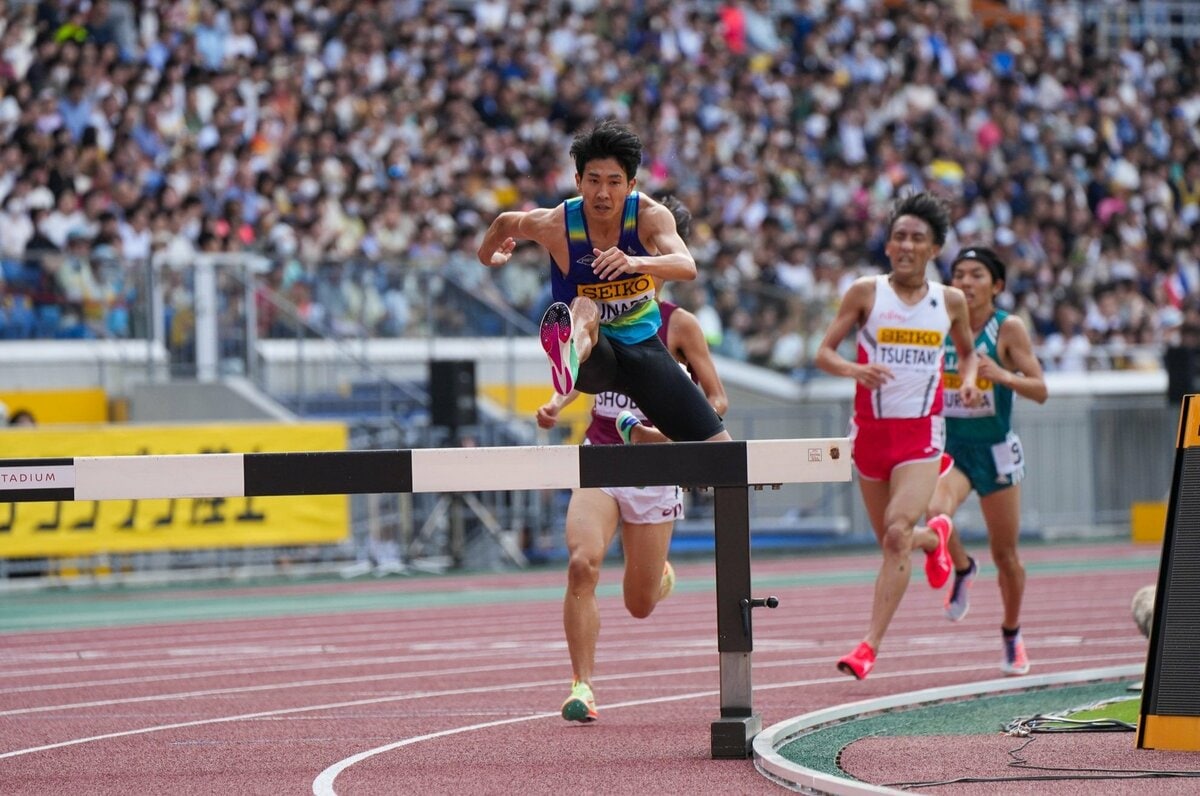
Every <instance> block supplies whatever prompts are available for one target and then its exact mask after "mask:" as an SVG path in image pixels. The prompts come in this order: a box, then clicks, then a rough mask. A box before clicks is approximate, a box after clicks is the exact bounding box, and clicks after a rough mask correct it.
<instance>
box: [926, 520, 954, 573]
mask: <svg viewBox="0 0 1200 796" xmlns="http://www.w3.org/2000/svg"><path fill="white" fill-rule="evenodd" d="M929 530H931V531H933V532H934V533H936V534H937V537H938V545H937V547H935V548H934V549H933V552H931V553H926V554H925V578H926V579H927V580H928V581H929V585H930V587H931V588H934V589H940V588H942V587H943V586H945V585H946V581H948V580H950V573H951V572H953V571H954V561H953V559H951V558H950V550H949V549H948V548H947V547H946V542H947V540H949V539H950V534H951V533H953V532H954V523H953V522H951V521H950V518H949V517H947V516H946V515H945V514H939V515H937V516H936V517H934V518H933V519H932V520H930V521H929Z"/></svg>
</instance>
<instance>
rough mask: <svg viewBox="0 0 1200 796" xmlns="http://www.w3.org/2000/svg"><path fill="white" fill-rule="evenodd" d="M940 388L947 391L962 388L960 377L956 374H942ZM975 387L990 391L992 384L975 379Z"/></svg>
mask: <svg viewBox="0 0 1200 796" xmlns="http://www.w3.org/2000/svg"><path fill="white" fill-rule="evenodd" d="M942 386H943V387H945V388H946V389H947V390H957V389H958V388H959V387H961V386H962V376H959V375H958V374H957V373H943V374H942ZM975 386H976V387H978V388H979V389H981V390H990V389H992V382H991V380H990V379H975Z"/></svg>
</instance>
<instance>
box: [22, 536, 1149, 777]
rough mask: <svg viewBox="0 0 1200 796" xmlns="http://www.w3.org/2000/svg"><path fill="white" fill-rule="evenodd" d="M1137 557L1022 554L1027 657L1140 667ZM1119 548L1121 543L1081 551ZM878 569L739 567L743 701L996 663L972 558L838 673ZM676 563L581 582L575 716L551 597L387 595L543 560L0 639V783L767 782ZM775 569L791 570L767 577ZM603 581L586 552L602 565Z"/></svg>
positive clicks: (876, 691)
mask: <svg viewBox="0 0 1200 796" xmlns="http://www.w3.org/2000/svg"><path fill="white" fill-rule="evenodd" d="M1148 552H1149V553H1151V554H1152V555H1149V556H1148V555H1147V553H1148ZM1154 552H1155V551H1147V549H1146V548H1144V547H1134V546H1132V545H1125V544H1109V545H1087V546H1084V545H1071V546H1047V547H1031V548H1029V549H1028V550H1027V551H1026V552H1025V554H1024V557H1025V560H1026V563H1027V564H1029V565H1031V570H1037V569H1038V568H1039V567H1041V568H1043V569H1044V568H1045V567H1046V566H1049V565H1058V564H1061V565H1062V569H1060V570H1059V572H1060V573H1063V572H1065V573H1066V574H1054V575H1050V574H1038V572H1037V571H1031V574H1030V578H1029V583H1028V589H1027V595H1026V610H1025V616H1024V621H1023V626H1024V635H1025V639H1026V644H1027V646H1028V649H1029V654H1030V657H1031V659H1032V661H1033V665H1034V672H1051V671H1068V670H1075V669H1085V668H1093V667H1097V666H1109V665H1117V664H1129V663H1139V662H1142V661H1144V659H1145V649H1146V644H1145V640H1144V639H1143V638H1142V637H1141V636H1140V635H1139V634H1138V632H1137V630H1136V628H1135V627H1134V625H1133V622H1132V620H1131V619H1130V615H1129V603H1130V599H1131V597H1132V595H1133V593H1134V591H1135V590H1136V589H1137V588H1138V587H1140V586H1142V585H1144V584H1146V583H1151V582H1153V581H1154V579H1155V578H1156V576H1157V563H1156V556H1155V555H1153V553H1154ZM1123 557H1124V558H1126V559H1128V558H1129V557H1134V558H1137V559H1140V561H1139V562H1138V563H1136V564H1135V565H1134V566H1132V567H1129V566H1115V567H1109V568H1098V567H1090V566H1088V565H1086V562H1088V561H1095V560H1099V559H1104V560H1108V561H1119V560H1120V559H1122V558H1123ZM982 558H983V559H984V560H986V554H984V556H983V557H982ZM918 563H919V562H918ZM877 564H878V556H877V554H876V553H875V552H874V551H870V552H867V551H864V552H863V553H856V554H852V555H838V556H827V555H815V554H814V555H804V556H796V557H792V558H787V559H781V558H770V559H763V560H756V561H755V562H754V567H753V571H754V578H755V582H756V589H755V596H766V595H767V594H768V593H771V594H776V595H778V596H779V598H780V603H781V604H780V607H779V608H778V609H777V610H774V611H766V610H758V611H756V612H755V614H754V620H755V624H754V630H755V652H754V658H753V662H754V688H755V691H754V694H755V697H754V698H755V705H754V707H755V710H756V711H757V712H759V713H761V715H762V717H763V720H764V723H765V724H768V725H769V724H773V723H775V722H777V721H781V720H783V719H785V718H788V717H790V716H795V715H797V714H801V713H806V712H808V711H812V710H816V709H818V708H822V707H827V706H829V705H833V704H840V703H844V702H849V701H854V700H859V699H866V698H870V697H874V696H880V695H886V694H893V693H899V692H906V691H912V690H916V689H919V688H927V687H932V686H937V685H950V684H955V683H962V682H968V681H977V680H990V679H994V678H995V677H997V676H999V671H998V669H997V664H998V660H999V654H1000V650H999V643H998V638H999V631H998V626H999V621H1000V614H999V605H998V603H999V597H998V594H997V591H996V586H995V577H994V574H992V573H991V570H990V567H989V569H988V570H986V571H985V574H984V575H983V576H982V577H980V578H979V579H978V580H977V581H976V583H975V586H974V589H973V593H972V596H973V604H972V609H971V613H970V615H969V616H968V617H967V618H966V619H965V620H964V621H963V622H962V623H960V624H958V625H952V624H950V623H948V622H946V621H945V620H943V619H942V618H941V598H942V594H941V593H935V592H932V591H931V590H930V589H928V588H927V587H926V586H925V585H924V584H923V583H922V582H920V581H919V579H920V571H921V570H920V567H919V566H918V568H917V573H918V574H917V576H916V577H914V582H913V584H912V586H911V587H910V589H909V592H908V595H907V597H906V598H905V602H904V603H903V605H902V606H901V608H900V611H899V612H898V614H897V617H896V620H895V622H894V623H893V625H892V629H891V632H890V633H889V635H888V637H887V639H886V641H885V644H884V647H883V649H882V651H881V655H880V659H879V664H878V666H877V667H876V669H875V672H874V673H873V674H872V676H871V678H870V679H868V680H866V681H863V682H861V683H860V682H855V681H853V680H850V679H848V678H846V677H845V676H843V675H841V674H839V673H838V672H837V671H836V670H835V668H834V661H835V660H836V659H837V658H838V656H840V655H841V654H843V653H844V652H846V651H847V650H849V649H850V648H851V647H853V646H854V644H856V643H857V642H858V640H859V637H860V634H861V633H862V632H863V630H864V629H865V626H866V619H867V612H868V610H869V606H870V600H871V588H870V584H869V583H868V582H866V581H865V580H864V578H865V577H866V576H867V575H868V574H871V573H873V572H874V571H875V568H876V566H877ZM1034 565H1036V566H1034ZM677 571H678V574H679V580H680V587H679V589H678V590H677V593H676V594H674V595H672V597H671V598H670V599H669V600H667V601H666V602H664V603H663V604H662V605H660V606H659V608H658V610H656V611H655V613H654V615H653V616H652V617H650V618H649V619H647V620H643V621H638V620H634V619H631V618H630V617H629V616H628V615H627V614H625V612H624V610H623V608H622V606H621V601H620V598H619V597H605V598H603V599H602V602H601V612H602V617H603V621H604V627H603V630H602V632H601V641H600V649H599V657H598V666H597V668H598V676H597V679H596V694H597V699H598V702H599V708H600V717H601V718H600V721H599V722H597V723H595V724H593V725H577V724H568V723H566V722H564V721H563V720H562V719H561V718H559V717H558V713H557V709H558V705H559V703H560V702H561V701H562V699H563V698H564V697H565V696H566V692H567V687H568V680H569V678H570V667H569V663H568V660H567V653H566V648H565V644H564V642H563V634H562V627H561V618H560V615H561V614H560V607H559V602H558V600H557V599H554V600H544V601H541V602H519V603H511V604H496V603H492V604H486V603H476V604H472V605H470V606H468V607H461V608H444V609H437V610H431V609H419V610H418V609H413V608H406V606H405V599H404V595H405V594H417V593H426V592H429V591H433V590H436V591H470V590H474V589H481V588H484V587H487V588H495V587H497V586H500V587H505V586H510V587H512V588H529V587H531V586H534V585H538V584H541V585H546V586H551V587H560V586H561V584H562V583H563V581H564V575H563V573H561V572H557V571H549V572H548V571H538V572H522V573H512V574H502V575H485V576H465V575H464V576H446V577H443V578H438V579H420V580H415V579H392V580H387V581H376V582H371V583H365V584H364V583H362V582H354V583H346V584H340V583H338V584H330V583H321V584H313V585H303V584H300V585H290V586H286V587H262V588H245V589H242V590H240V591H242V592H243V593H244V594H245V595H246V599H247V600H250V601H252V600H253V599H254V597H255V596H257V595H266V594H278V593H281V592H286V593H288V594H289V595H293V596H294V597H295V599H296V600H303V599H304V598H305V595H306V594H312V593H315V592H318V591H328V590H332V589H356V590H358V589H362V590H378V591H380V592H384V593H388V594H391V593H394V594H395V595H396V609H395V611H386V612H380V611H373V612H360V613H337V614H319V613H315V614H312V615H306V616H300V617H284V618H263V619H254V620H247V619H237V620H228V621H210V622H181V623H176V624H160V625H153V626H138V627H112V628H103V629H88V630H73V631H53V632H51V631H47V632H29V633H15V634H5V635H0V674H2V675H3V678H2V680H0V683H2V686H0V783H2V784H0V791H3V792H4V793H6V794H38V795H39V796H45V794H53V793H71V794H80V793H87V794H97V795H98V794H116V793H120V794H131V793H138V794H149V793H154V794H195V793H238V794H257V793H261V794H280V793H297V794H298V793H311V792H313V791H314V790H315V791H316V792H319V793H329V792H334V791H335V792H337V793H340V794H397V793H421V794H441V793H447V794H450V793H495V794H500V793H522V794H541V793H546V794H549V793H561V792H563V791H565V790H570V791H573V792H579V793H605V794H635V793H636V794H644V793H722V794H730V793H738V794H754V793H778V792H781V791H780V789H779V788H778V787H777V786H775V785H773V784H771V783H769V782H768V781H767V780H766V779H764V778H763V777H762V776H761V775H760V774H758V773H757V772H756V771H755V769H754V766H753V763H752V762H751V761H749V760H712V759H711V758H710V754H709V724H710V722H711V721H712V720H713V719H715V718H716V717H717V715H718V712H719V710H718V709H719V696H718V660H717V651H716V612H715V605H714V599H713V594H712V590H711V580H712V577H713V566H712V562H710V561H709V562H687V561H685V562H678V563H677ZM839 572H844V573H848V575H849V576H850V577H848V578H847V579H848V580H853V581H856V582H854V583H852V584H847V585H826V586H810V585H804V579H805V576H808V577H809V578H811V579H814V580H815V579H817V578H821V577H825V576H829V575H830V574H832V573H839ZM796 576H798V577H799V580H798V581H797V583H798V585H788V586H784V587H778V588H777V587H776V586H774V585H770V583H771V581H772V580H773V579H779V578H789V577H796ZM619 578H620V576H619V572H618V570H617V569H615V568H614V569H609V570H606V571H605V573H604V576H603V578H602V582H603V583H606V584H614V583H619ZM776 582H778V581H776ZM760 583H767V584H768V585H767V586H765V587H763V588H762V589H759V588H758V587H757V584H760ZM214 591H219V592H220V593H221V594H223V595H228V594H229V593H230V591H231V590H229V589H224V590H214ZM760 592H761V593H760ZM188 594H196V590H194V589H193V590H190V591H189V592H188ZM155 595H157V596H159V597H161V596H162V592H153V593H150V594H147V596H146V597H145V599H155V598H156V597H155ZM173 596H174V597H178V596H179V595H178V594H173ZM1081 787H1084V788H1088V786H1086V785H1082V786H1081ZM330 788H332V791H331V790H329V789H330ZM1103 788H1104V784H1103V783H1097V784H1096V785H1095V787H1094V788H1088V790H1087V791H1079V790H1076V791H1073V792H1095V793H1100V792H1103ZM937 792H938V793H954V790H953V788H939V789H938V790H937Z"/></svg>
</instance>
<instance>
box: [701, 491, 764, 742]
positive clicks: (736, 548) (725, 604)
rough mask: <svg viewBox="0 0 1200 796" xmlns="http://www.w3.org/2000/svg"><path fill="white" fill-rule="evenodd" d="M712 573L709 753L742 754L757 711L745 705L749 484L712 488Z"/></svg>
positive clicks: (749, 645) (757, 722) (757, 723)
mask: <svg viewBox="0 0 1200 796" xmlns="http://www.w3.org/2000/svg"><path fill="white" fill-rule="evenodd" d="M713 523H714V528H713V539H714V546H715V549H714V557H715V558H716V570H717V571H716V576H717V588H716V592H717V652H718V653H719V655H720V663H721V717H720V718H719V719H717V720H716V721H714V722H713V723H712V735H711V738H712V756H713V759H733V758H737V759H745V758H747V757H749V756H750V754H751V750H752V748H753V742H754V736H755V735H757V734H758V733H759V732H760V731H761V730H762V717H761V716H758V715H756V714H755V713H754V711H753V709H752V708H751V677H750V653H751V651H753V649H754V644H753V634H752V632H751V620H750V611H749V610H745V609H743V600H745V601H747V602H746V604H748V603H749V600H750V599H751V598H750V490H749V488H748V487H745V486H718V487H714V488H713Z"/></svg>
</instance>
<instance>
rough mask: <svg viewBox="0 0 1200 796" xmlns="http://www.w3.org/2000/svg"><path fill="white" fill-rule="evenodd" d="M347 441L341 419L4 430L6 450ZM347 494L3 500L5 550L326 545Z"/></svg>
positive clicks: (15, 455) (254, 447)
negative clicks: (318, 421) (50, 500)
mask: <svg viewBox="0 0 1200 796" xmlns="http://www.w3.org/2000/svg"><path fill="white" fill-rule="evenodd" d="M345 449H346V427H345V426H344V425H342V424H340V423H301V424H287V425H285V424H279V423H272V424H265V423H264V424H257V423H256V424H236V423H222V424H213V425H189V426H174V425H172V426H168V425H162V426H147V425H96V426H90V425H89V426H72V427H70V428H67V427H62V426H59V427H56V428H53V429H43V428H36V427H35V428H28V429H15V428H14V429H7V430H4V431H0V458H4V459H29V458H49V457H76V456H137V455H147V454H158V455H169V454H180V453H187V454H196V453H267V452H280V453H290V452H295V451H326V450H345ZM349 531H350V519H349V498H348V497H347V496H346V495H314V496H307V495H306V496H301V497H267V498H263V497H257V498H246V497H235V498H202V499H193V498H180V499H173V500H165V499H164V500H104V501H68V502H47V503H0V557H2V558H38V557H43V556H47V557H49V556H81V555H92V554H95V553H133V552H141V551H147V550H185V549H186V550H193V549H197V548H212V547H263V546H275V545H304V544H328V543H333V542H339V541H342V540H343V539H345V538H346V537H347V536H348V535H349Z"/></svg>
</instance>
